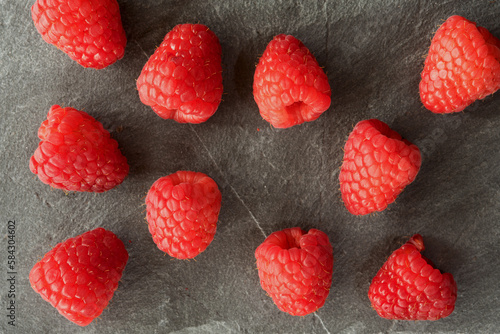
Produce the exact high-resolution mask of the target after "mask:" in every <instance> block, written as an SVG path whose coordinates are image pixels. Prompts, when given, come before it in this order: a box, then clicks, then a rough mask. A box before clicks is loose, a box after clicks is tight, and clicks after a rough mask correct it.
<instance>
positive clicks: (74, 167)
mask: <svg viewBox="0 0 500 334" xmlns="http://www.w3.org/2000/svg"><path fill="white" fill-rule="evenodd" d="M38 137H40V139H41V141H40V143H39V144H38V148H37V149H36V151H35V153H34V154H33V156H32V157H31V159H30V169H31V171H32V172H33V173H34V174H37V175H38V177H39V178H40V180H41V181H42V182H43V183H46V184H48V185H50V186H52V187H54V188H58V189H63V190H66V191H89V192H104V191H107V190H110V189H111V188H114V187H115V186H117V185H119V184H120V183H122V181H123V179H124V178H125V177H126V176H127V174H128V170H129V167H128V164H127V159H126V158H125V157H124V156H123V155H122V153H121V152H120V150H119V149H118V143H117V141H116V140H114V139H112V138H111V137H110V134H109V132H108V131H106V130H105V129H104V128H103V127H102V124H101V123H99V122H98V121H96V120H95V119H94V118H93V117H92V116H90V115H88V114H87V113H85V112H83V111H78V110H76V109H73V108H69V107H67V108H61V107H60V106H58V105H54V106H52V107H51V108H50V110H49V113H48V115H47V120H45V121H44V122H43V123H42V125H41V126H40V128H39V129H38Z"/></svg>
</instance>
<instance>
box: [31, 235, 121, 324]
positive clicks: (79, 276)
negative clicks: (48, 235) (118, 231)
mask: <svg viewBox="0 0 500 334" xmlns="http://www.w3.org/2000/svg"><path fill="white" fill-rule="evenodd" d="M127 260H128V253H127V250H126V249H125V246H124V245H123V242H122V241H121V240H120V239H118V237H117V236H116V235H115V234H113V232H110V231H107V230H105V229H103V228H97V229H95V230H92V231H89V232H86V233H84V234H82V235H79V236H77V237H74V238H71V239H68V240H66V241H64V242H61V243H59V244H58V245H56V246H55V247H54V248H52V249H51V250H50V251H49V252H48V253H47V254H45V255H44V257H43V259H42V260H40V262H38V263H37V264H35V266H34V267H33V269H31V272H30V274H29V279H30V284H31V287H32V288H33V290H35V291H36V292H37V293H39V294H40V295H41V296H42V298H43V299H44V300H46V301H48V302H49V303H50V304H52V306H54V307H55V308H56V309H57V310H58V311H59V313H61V314H62V315H63V316H65V317H66V318H67V319H68V320H70V321H72V322H74V323H75V324H77V325H80V326H87V325H88V324H90V323H91V322H92V320H94V319H95V318H97V317H98V316H99V315H100V314H101V313H102V311H103V310H104V309H105V308H106V306H107V305H108V303H109V301H110V300H111V298H112V297H113V294H114V292H115V290H116V289H117V288H118V281H119V280H120V279H121V277H122V273H123V270H124V269H125V265H126V264H127Z"/></svg>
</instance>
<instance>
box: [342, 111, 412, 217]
mask: <svg viewBox="0 0 500 334" xmlns="http://www.w3.org/2000/svg"><path fill="white" fill-rule="evenodd" d="M421 161H422V160H421V156H420V150H419V149H418V147H417V146H415V145H413V144H412V143H410V142H409V141H407V140H406V139H402V138H401V136H400V135H399V134H398V133H397V132H396V131H393V130H391V129H390V128H389V126H388V125H387V124H385V123H384V122H381V121H379V120H377V119H370V120H365V121H361V122H359V123H358V124H356V126H355V127H354V129H353V130H352V132H351V134H350V135H349V138H348V139H347V142H346V144H345V147H344V162H343V164H342V168H341V170H340V175H339V181H340V191H341V193H342V200H343V201H344V204H345V207H346V208H347V209H348V210H349V212H351V213H352V214H354V215H366V214H368V213H371V212H374V211H382V210H384V209H385V208H387V205H389V204H391V203H392V202H394V200H395V199H396V197H397V196H398V195H399V194H400V193H401V192H402V191H403V189H404V188H405V187H406V186H407V185H408V184H410V183H412V182H413V180H414V179H415V177H416V176H417V173H418V171H419V169H420V164H421Z"/></svg>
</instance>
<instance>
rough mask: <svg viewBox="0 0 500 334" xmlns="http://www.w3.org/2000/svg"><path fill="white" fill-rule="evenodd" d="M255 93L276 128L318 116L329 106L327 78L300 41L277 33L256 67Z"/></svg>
mask: <svg viewBox="0 0 500 334" xmlns="http://www.w3.org/2000/svg"><path fill="white" fill-rule="evenodd" d="M253 96H254V99H255V102H257V105H258V107H259V110H260V114H261V115H262V117H263V118H264V119H265V120H266V121H268V122H269V123H271V124H272V125H273V126H274V127H276V128H288V127H291V126H294V125H297V124H301V123H304V122H310V121H314V120H315V119H317V118H318V117H319V116H320V115H321V114H322V113H323V112H324V111H326V110H327V109H328V108H329V107H330V102H331V99H330V96H331V91H330V85H329V83H328V78H327V77H326V74H325V72H324V71H323V69H322V68H321V67H319V65H318V62H317V61H316V59H315V58H314V56H313V55H312V54H311V52H309V49H307V48H306V47H305V46H304V44H302V42H301V41H299V40H298V39H296V38H295V37H293V36H290V35H283V34H281V35H278V36H276V37H274V38H273V40H272V41H271V42H270V43H269V44H268V45H267V48H266V50H265V51H264V54H263V55H262V57H261V58H260V61H259V64H258V65H257V68H256V69H255V75H254V82H253Z"/></svg>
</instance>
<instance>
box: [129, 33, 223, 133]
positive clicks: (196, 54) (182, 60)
mask: <svg viewBox="0 0 500 334" xmlns="http://www.w3.org/2000/svg"><path fill="white" fill-rule="evenodd" d="M221 53H222V51H221V46H220V43H219V39H218V38H217V36H216V35H215V34H214V33H213V32H212V31H211V30H210V29H208V28H207V27H206V26H204V25H202V24H180V25H177V26H175V27H174V28H173V29H172V30H171V31H170V32H169V33H168V34H167V35H166V36H165V38H164V39H163V42H162V43H161V45H160V46H159V47H158V48H157V49H156V51H155V52H154V54H153V55H152V56H151V57H150V58H149V60H148V61H147V63H146V65H144V68H143V69H142V72H141V74H140V76H139V79H137V89H138V90H139V97H140V98H141V101H142V103H144V104H145V105H148V106H151V107H152V108H153V110H154V111H155V112H156V113H157V114H158V116H160V117H162V118H165V119H174V120H175V121H177V122H179V123H202V122H205V121H206V120H208V119H209V118H210V117H211V116H212V115H213V114H214V113H215V111H216V110H217V108H218V106H219V104H220V101H221V98H222V89H223V87H222V64H221Z"/></svg>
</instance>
